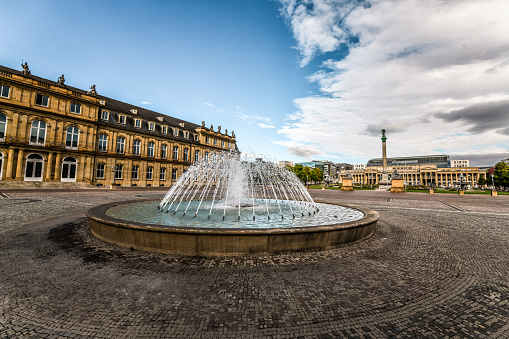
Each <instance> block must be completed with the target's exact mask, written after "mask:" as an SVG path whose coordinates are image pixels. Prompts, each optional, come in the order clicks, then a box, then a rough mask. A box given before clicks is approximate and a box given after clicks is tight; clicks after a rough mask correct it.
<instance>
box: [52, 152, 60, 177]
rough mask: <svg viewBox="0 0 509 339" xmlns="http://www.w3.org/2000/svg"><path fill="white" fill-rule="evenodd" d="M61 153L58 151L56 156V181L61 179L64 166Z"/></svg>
mask: <svg viewBox="0 0 509 339" xmlns="http://www.w3.org/2000/svg"><path fill="white" fill-rule="evenodd" d="M61 156H62V155H61V154H60V153H57V157H56V158H55V176H54V178H53V180H54V181H60V177H61V173H60V171H61V167H62V162H61V160H60V158H61Z"/></svg>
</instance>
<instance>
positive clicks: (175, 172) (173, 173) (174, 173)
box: [171, 168, 177, 180]
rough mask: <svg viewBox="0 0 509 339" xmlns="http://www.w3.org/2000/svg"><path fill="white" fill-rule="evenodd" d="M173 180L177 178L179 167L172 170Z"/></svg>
mask: <svg viewBox="0 0 509 339" xmlns="http://www.w3.org/2000/svg"><path fill="white" fill-rule="evenodd" d="M171 180H177V169H176V168H173V169H172V170H171Z"/></svg>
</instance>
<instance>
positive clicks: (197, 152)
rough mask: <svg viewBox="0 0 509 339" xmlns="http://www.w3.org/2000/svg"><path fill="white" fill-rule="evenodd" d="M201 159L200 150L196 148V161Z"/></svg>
mask: <svg viewBox="0 0 509 339" xmlns="http://www.w3.org/2000/svg"><path fill="white" fill-rule="evenodd" d="M198 160H200V151H198V150H196V151H194V161H195V162H198Z"/></svg>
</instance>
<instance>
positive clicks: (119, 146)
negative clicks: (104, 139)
mask: <svg viewBox="0 0 509 339" xmlns="http://www.w3.org/2000/svg"><path fill="white" fill-rule="evenodd" d="M124 147H125V138H124V137H118V138H117V153H121V154H123V153H124Z"/></svg>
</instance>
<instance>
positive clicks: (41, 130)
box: [0, 114, 200, 161]
mask: <svg viewBox="0 0 509 339" xmlns="http://www.w3.org/2000/svg"><path fill="white" fill-rule="evenodd" d="M6 128H7V117H6V116H5V115H3V114H0V140H3V139H5V132H6ZM46 129H47V125H46V123H45V122H44V121H42V120H34V121H32V126H31V129H30V144H33V145H42V146H43V145H44V143H45V139H46ZM79 135H80V131H79V129H78V127H76V126H69V127H67V130H66V137H65V147H67V148H72V149H77V148H78V142H79ZM98 149H99V151H103V152H105V151H107V150H108V136H107V135H106V134H100V135H99V145H98ZM167 150H168V146H167V145H165V144H163V145H161V158H162V159H166V158H167ZM116 151H117V153H120V154H123V153H124V151H125V138H124V137H118V138H117V147H116ZM154 154H155V143H154V142H149V143H148V144H147V156H148V157H154ZM133 155H141V141H140V140H134V143H133ZM199 156H200V152H199V151H198V150H196V151H195V152H194V160H195V161H198V159H199ZM178 157H179V147H178V146H174V147H173V154H172V158H173V159H174V160H178ZM183 160H184V161H189V149H188V148H185V149H184V153H183Z"/></svg>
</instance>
